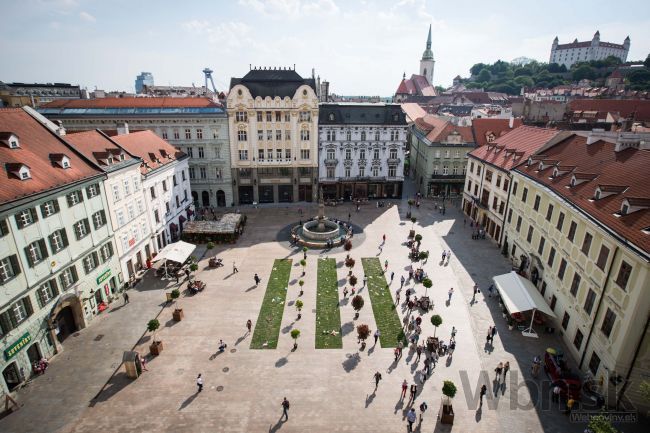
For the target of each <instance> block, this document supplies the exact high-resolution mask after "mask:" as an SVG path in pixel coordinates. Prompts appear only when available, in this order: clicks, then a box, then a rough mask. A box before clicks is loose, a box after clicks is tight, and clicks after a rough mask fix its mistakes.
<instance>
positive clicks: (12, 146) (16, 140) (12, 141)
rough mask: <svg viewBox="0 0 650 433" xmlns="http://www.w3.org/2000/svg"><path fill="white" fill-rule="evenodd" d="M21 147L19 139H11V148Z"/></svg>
mask: <svg viewBox="0 0 650 433" xmlns="http://www.w3.org/2000/svg"><path fill="white" fill-rule="evenodd" d="M19 147H20V144H18V139H17V138H15V137H14V138H13V139H11V140H9V149H18V148H19Z"/></svg>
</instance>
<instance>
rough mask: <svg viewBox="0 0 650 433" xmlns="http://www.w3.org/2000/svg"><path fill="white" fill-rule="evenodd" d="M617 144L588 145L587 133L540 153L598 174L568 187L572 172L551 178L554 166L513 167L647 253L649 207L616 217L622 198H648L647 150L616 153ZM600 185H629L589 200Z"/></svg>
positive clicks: (649, 161)
mask: <svg viewBox="0 0 650 433" xmlns="http://www.w3.org/2000/svg"><path fill="white" fill-rule="evenodd" d="M513 133H514V132H513ZM510 135H511V134H508V135H507V136H506V137H508V136H510ZM615 146H616V145H615V144H614V143H609V142H605V141H602V140H600V141H596V142H595V143H592V144H589V145H588V144H587V137H585V136H581V135H572V136H570V137H569V138H567V139H565V140H562V141H561V142H560V143H558V144H556V145H554V146H552V147H550V148H548V149H546V150H545V151H544V154H545V155H546V156H547V157H549V158H553V159H557V160H558V161H560V162H561V163H562V164H565V165H575V166H576V171H578V172H580V173H591V174H595V175H596V177H591V176H590V177H587V180H585V181H584V182H582V183H580V184H577V185H576V186H574V187H571V188H567V185H569V182H570V181H571V177H572V176H573V173H571V172H569V173H566V174H562V175H559V176H557V177H555V178H550V177H551V176H550V175H551V173H552V170H553V168H552V167H549V168H546V169H544V170H541V171H538V166H537V165H536V164H534V165H531V166H529V167H526V165H525V164H522V165H519V166H517V167H516V168H515V171H518V172H520V173H523V174H524V175H526V176H527V177H529V178H531V179H533V180H534V181H535V182H537V183H540V184H542V185H544V186H546V187H548V188H550V189H551V190H553V191H554V192H555V193H556V194H558V195H560V196H562V197H563V198H564V199H566V200H567V201H569V202H571V203H572V204H574V205H575V206H577V207H578V208H580V209H581V210H582V211H584V212H585V213H586V214H588V215H590V216H591V217H592V218H595V219H596V220H598V221H599V222H600V223H602V224H603V225H605V226H607V227H609V228H610V229H611V230H613V231H614V232H615V233H617V234H618V235H619V236H621V237H623V238H625V239H627V241H628V242H631V243H632V244H634V245H636V246H637V247H639V248H641V249H642V250H643V251H645V252H646V253H650V235H647V234H645V233H644V232H642V230H644V229H646V228H648V227H650V209H642V210H639V211H636V212H631V213H629V214H627V215H621V216H616V215H615V214H616V213H617V212H620V210H621V205H622V203H623V199H625V198H628V200H629V199H630V198H633V200H634V201H635V202H637V199H640V201H639V202H640V203H648V202H649V201H650V183H648V180H647V178H648V167H650V151H648V150H639V149H635V148H627V149H625V150H621V151H619V152H615V151H614V149H615ZM603 184H605V185H620V186H627V187H628V189H626V190H625V192H624V193H623V194H613V195H609V196H607V197H604V198H601V199H600V200H593V197H594V194H595V192H596V188H597V187H598V185H603Z"/></svg>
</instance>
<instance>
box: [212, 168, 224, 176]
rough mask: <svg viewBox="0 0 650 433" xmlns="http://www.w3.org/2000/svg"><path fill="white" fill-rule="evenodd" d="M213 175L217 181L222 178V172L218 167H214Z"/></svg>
mask: <svg viewBox="0 0 650 433" xmlns="http://www.w3.org/2000/svg"><path fill="white" fill-rule="evenodd" d="M214 175H215V176H216V178H217V179H221V178H222V177H223V172H222V170H221V168H220V167H215V169H214Z"/></svg>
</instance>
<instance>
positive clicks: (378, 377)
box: [375, 372, 381, 389]
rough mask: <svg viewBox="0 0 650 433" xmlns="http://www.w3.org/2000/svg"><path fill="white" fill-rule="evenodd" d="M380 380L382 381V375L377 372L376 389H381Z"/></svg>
mask: <svg viewBox="0 0 650 433" xmlns="http://www.w3.org/2000/svg"><path fill="white" fill-rule="evenodd" d="M380 380H381V373H380V372H376V373H375V389H377V387H379V381H380Z"/></svg>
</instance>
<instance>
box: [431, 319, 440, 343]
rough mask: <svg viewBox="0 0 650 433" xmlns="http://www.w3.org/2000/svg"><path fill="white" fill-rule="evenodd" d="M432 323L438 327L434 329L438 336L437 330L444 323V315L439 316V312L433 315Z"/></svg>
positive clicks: (434, 334)
mask: <svg viewBox="0 0 650 433" xmlns="http://www.w3.org/2000/svg"><path fill="white" fill-rule="evenodd" d="M431 324H432V325H433V326H435V327H436V329H434V330H433V336H434V337H435V336H436V331H437V330H438V326H440V325H442V317H440V316H438V315H437V314H434V315H433V316H431Z"/></svg>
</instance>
